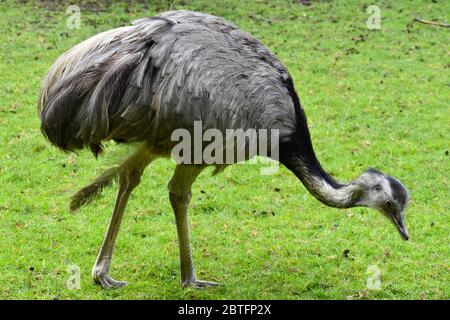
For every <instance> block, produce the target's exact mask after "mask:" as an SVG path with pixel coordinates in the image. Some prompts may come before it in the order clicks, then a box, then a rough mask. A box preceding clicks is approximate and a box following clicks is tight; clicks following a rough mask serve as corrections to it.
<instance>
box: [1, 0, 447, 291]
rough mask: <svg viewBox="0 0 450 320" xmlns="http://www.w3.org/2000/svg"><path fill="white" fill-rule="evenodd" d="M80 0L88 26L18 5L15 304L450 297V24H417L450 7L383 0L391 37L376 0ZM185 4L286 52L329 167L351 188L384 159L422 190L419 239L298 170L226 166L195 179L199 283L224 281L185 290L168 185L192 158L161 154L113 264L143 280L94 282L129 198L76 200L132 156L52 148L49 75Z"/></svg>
mask: <svg viewBox="0 0 450 320" xmlns="http://www.w3.org/2000/svg"><path fill="white" fill-rule="evenodd" d="M75 3H77V4H78V5H80V7H81V9H82V13H81V29H79V30H70V29H68V28H67V27H66V19H67V15H66V13H65V9H66V6H67V5H51V4H50V2H43V3H34V2H30V3H26V2H24V1H20V2H17V3H15V2H12V1H6V2H5V1H2V2H1V3H0V30H2V32H1V33H0V43H1V46H0V232H1V235H0V298H4V299H24V298H25V299H52V298H57V299H178V298H184V299H191V298H193V299H194V298H195V299H208V298H211V299H323V298H331V299H347V298H352V299H367V298H368V299H448V298H449V297H450V277H449V275H450V263H449V262H450V261H449V257H450V247H449V221H450V219H449V176H450V172H449V171H450V170H449V145H448V142H449V132H450V131H449V129H450V127H449V119H450V108H449V101H450V90H449V86H450V79H449V68H450V64H449V63H450V61H449V55H448V54H449V47H448V44H449V41H448V40H449V30H448V29H445V28H438V27H432V26H427V25H419V24H414V25H413V26H412V28H408V27H407V25H408V24H409V23H410V22H411V21H412V19H413V18H414V17H416V16H420V17H423V18H428V19H438V20H439V21H445V20H446V19H448V13H449V12H450V3H449V2H448V1H436V3H434V2H431V1H412V2H410V1H395V2H392V1H387V0H386V1H377V2H376V3H377V4H378V5H379V6H380V8H381V14H382V25H381V27H382V29H381V30H368V29H367V28H366V24H365V21H366V19H367V17H368V15H369V14H367V13H366V11H365V8H366V7H367V6H368V5H370V4H372V2H371V1H368V0H367V1H320V2H316V1H313V5H312V6H303V5H299V4H298V3H297V2H296V1H238V0H234V1H231V0H223V1H217V2H210V1H207V0H201V1H195V2H194V1H192V3H191V1H181V0H180V1H171V2H169V1H161V2H159V3H158V4H157V3H156V2H153V1H152V2H150V3H149V4H148V5H144V4H142V3H138V2H136V3H133V4H132V5H127V4H114V5H113V6H102V5H100V9H102V10H101V11H93V10H90V11H88V10H85V9H86V8H90V9H92V8H94V6H93V5H92V3H94V2H93V1H76V2H75ZM89 3H91V5H89ZM96 8H97V9H98V7H96ZM169 8H173V9H174V8H176V9H181V8H183V9H191V10H197V11H203V12H208V13H212V14H216V15H220V16H224V17H226V18H227V19H228V20H230V21H232V22H234V23H235V24H237V25H238V26H240V27H241V28H243V29H244V30H246V31H248V32H250V33H252V34H253V35H254V36H256V37H257V38H259V39H260V40H262V41H263V43H265V44H266V45H267V46H268V47H269V48H270V49H271V50H273V51H274V52H275V53H276V54H277V55H278V56H279V58H280V59H281V60H282V61H283V63H284V64H285V65H286V66H287V68H288V69H289V70H290V72H291V74H292V76H293V78H294V81H295V85H296V88H297V91H298V92H299V95H300V97H301V100H302V104H303V107H304V108H305V110H306V113H307V115H308V119H309V124H310V130H311V134H312V138H313V143H314V145H315V148H316V150H317V153H318V157H319V159H320V160H321V162H322V163H323V165H324V166H325V167H326V168H327V169H328V170H329V171H330V172H331V173H332V174H334V175H336V176H337V177H339V178H340V179H342V180H349V179H352V178H354V177H355V176H357V175H359V174H360V173H361V172H362V171H363V170H364V169H365V168H367V167H369V166H375V167H377V168H379V169H380V170H382V171H385V172H386V173H388V174H391V175H393V176H396V177H398V178H399V179H400V180H401V181H403V182H404V183H405V185H406V186H407V187H408V188H409V190H410V192H411V195H412V199H411V203H410V207H409V208H408V210H407V225H408V227H409V229H410V236H411V240H410V241H408V242H404V241H402V240H401V239H400V236H399V235H398V234H397V231H396V230H395V229H394V227H393V226H392V225H391V224H390V223H389V222H388V221H387V220H385V219H384V218H382V216H381V215H380V214H378V213H376V212H374V211H371V210H366V209H361V208H357V209H350V210H336V209H332V208H328V207H326V206H324V205H322V204H320V203H319V202H318V201H316V200H315V199H314V198H313V197H312V196H310V195H309V194H308V193H307V191H306V190H305V188H304V187H303V186H302V185H301V183H300V182H299V181H298V180H297V179H296V178H295V177H294V175H292V174H291V173H290V172H288V171H287V170H286V169H284V168H282V169H281V170H280V172H279V173H278V174H277V175H273V176H261V175H259V170H260V167H259V166H255V165H237V166H233V167H230V168H228V169H227V171H225V172H224V173H223V174H221V175H219V176H214V177H213V176H211V174H210V173H211V171H210V170H208V171H206V172H204V173H203V174H202V175H201V177H200V178H199V179H198V180H197V182H196V184H195V185H194V189H193V200H192V203H191V210H190V219H191V224H192V245H193V250H194V258H195V261H196V266H197V273H198V275H199V277H200V278H202V279H205V280H212V281H218V282H220V283H222V284H223V285H222V286H220V287H218V288H212V289H207V290H195V289H183V288H182V287H181V286H180V285H179V262H178V247H177V238H176V229H175V224H174V218H173V214H172V212H171V208H170V204H169V201H168V195H167V192H166V185H167V182H168V180H169V179H170V176H171V173H172V171H173V168H174V164H173V163H172V162H171V161H168V160H158V161H156V162H155V163H153V164H152V165H151V166H150V167H149V168H148V169H147V170H146V173H145V175H144V177H143V179H142V180H143V181H142V184H141V185H140V187H139V188H138V189H137V190H136V191H135V192H134V194H133V195H132V198H131V201H130V204H129V207H128V211H127V214H126V216H125V220H124V224H123V227H122V230H121V232H120V235H119V241H118V245H117V247H116V251H115V257H114V260H113V264H112V269H111V274H112V276H114V277H115V278H118V279H119V280H126V281H128V282H129V283H130V284H129V286H127V287H125V288H123V289H120V290H113V291H105V290H102V289H101V288H100V287H98V286H95V285H93V283H92V280H91V276H90V271H91V267H92V265H93V263H94V261H95V258H96V255H97V252H98V249H99V247H100V244H101V242H102V238H103V235H104V233H105V231H106V226H107V223H108V220H109V218H110V214H111V209H112V205H113V202H114V197H115V192H116V190H115V188H112V189H109V190H107V191H106V192H105V193H104V195H103V196H102V197H101V198H100V199H99V200H98V201H97V202H96V203H95V204H94V205H92V206H90V207H86V208H83V209H82V210H81V211H79V212H78V213H76V214H71V213H69V210H68V199H69V197H70V196H71V195H72V194H73V193H74V192H75V191H77V190H78V188H80V187H82V186H83V185H85V184H86V183H88V182H89V181H90V180H91V179H93V178H94V177H96V176H97V175H98V174H99V173H100V172H102V171H103V170H105V169H106V168H108V167H109V166H110V165H111V163H112V162H114V159H115V158H116V154H123V153H124V151H122V150H121V149H122V147H119V146H115V145H113V144H109V145H108V149H107V152H106V156H105V157H104V158H101V159H99V160H98V161H97V160H95V159H94V158H93V157H92V156H91V155H90V154H89V153H88V152H87V151H82V152H79V153H78V154H77V155H74V154H70V155H69V154H64V153H61V152H59V151H58V150H56V149H55V148H54V147H52V146H50V144H49V143H48V142H47V141H46V140H45V139H44V138H43V137H42V135H41V133H40V130H39V120H38V117H37V112H36V101H37V95H38V91H39V86H40V82H41V79H42V77H43V76H44V75H45V73H46V71H47V70H48V68H49V67H50V65H51V64H52V63H53V61H54V60H55V59H56V58H57V57H58V56H59V55H60V54H62V53H63V52H64V51H65V50H66V49H68V48H69V47H71V46H72V45H74V44H76V43H78V42H80V41H82V40H84V39H86V38H88V37H89V36H91V35H94V34H96V33H98V32H100V31H104V30H108V29H110V28H114V27H118V26H121V25H126V24H128V23H129V21H130V20H132V19H134V18H137V17H142V16H148V15H153V14H155V13H158V12H162V11H165V10H167V9H169ZM275 188H279V189H280V190H279V191H277V190H275ZM202 190H203V191H204V193H202V192H201V191H202ZM272 212H273V214H272ZM345 250H349V252H348V255H347V257H345V254H343V252H344V251H345ZM70 265H78V266H79V267H80V270H81V289H79V290H70V289H68V288H67V287H66V280H67V279H68V276H69V274H68V271H67V268H68V266H70ZM371 265H376V266H378V267H379V268H380V270H381V281H382V287H381V289H380V290H369V289H368V288H367V286H366V282H367V278H368V276H369V275H368V274H367V268H368V267H369V266H371Z"/></svg>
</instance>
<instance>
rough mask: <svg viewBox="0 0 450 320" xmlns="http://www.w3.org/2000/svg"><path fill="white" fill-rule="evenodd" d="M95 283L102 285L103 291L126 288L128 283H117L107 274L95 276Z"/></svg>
mask: <svg viewBox="0 0 450 320" xmlns="http://www.w3.org/2000/svg"><path fill="white" fill-rule="evenodd" d="M94 282H95V283H97V284H99V285H101V286H102V287H103V289H118V288H122V287H125V286H126V285H127V283H126V282H125V281H117V280H114V279H113V278H111V277H110V276H109V275H107V274H104V273H103V274H95V275H94Z"/></svg>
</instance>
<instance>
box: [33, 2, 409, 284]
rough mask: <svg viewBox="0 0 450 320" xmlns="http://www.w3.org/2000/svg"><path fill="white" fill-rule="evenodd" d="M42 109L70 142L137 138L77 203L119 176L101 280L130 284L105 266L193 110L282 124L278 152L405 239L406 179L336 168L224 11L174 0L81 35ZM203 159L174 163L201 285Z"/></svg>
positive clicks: (268, 63) (256, 48)
mask: <svg viewBox="0 0 450 320" xmlns="http://www.w3.org/2000/svg"><path fill="white" fill-rule="evenodd" d="M39 111H40V116H41V128H42V131H43V133H44V134H45V135H46V137H47V138H48V139H49V140H50V141H51V142H52V143H53V144H54V145H56V146H58V147H59V148H61V149H62V150H65V151H69V150H76V149H80V148H83V147H90V149H91V150H92V151H93V153H94V154H95V155H97V154H98V153H99V152H100V151H101V150H102V147H101V143H102V141H106V140H110V139H113V140H116V141H118V142H140V146H139V147H138V148H137V149H136V151H135V152H134V153H133V154H132V155H130V156H129V157H128V158H127V159H125V160H124V161H123V163H122V164H121V165H119V166H117V167H115V168H112V169H110V170H108V171H106V172H105V173H104V174H102V175H101V176H100V177H98V178H97V179H96V180H95V181H94V182H93V183H91V184H90V185H89V186H87V187H85V188H83V189H82V190H80V191H79V192H78V193H77V194H76V195H75V196H74V197H73V199H72V203H71V209H72V210H76V209H78V208H79V207H80V206H82V205H84V204H86V203H88V202H89V201H90V200H92V199H93V198H94V197H95V196H96V195H97V194H99V193H100V192H101V190H102V188H104V187H106V186H109V185H111V182H112V181H113V180H114V179H117V180H118V181H119V193H118V196H117V200H116V205H115V208H114V211H113V216H112V218H111V222H110V225H109V228H108V232H107V235H106V236H105V240H104V243H103V246H102V249H101V250H100V253H99V256H98V258H97V262H96V264H95V266H94V269H93V277H94V280H95V281H96V282H97V283H100V284H101V285H102V286H103V287H105V288H111V287H120V286H123V285H124V284H125V283H124V282H120V281H116V280H114V279H112V278H111V277H110V276H109V274H108V272H109V267H110V263H111V259H112V252H113V248H114V244H115V241H116V237H117V234H118V230H119V227H120V223H121V220H122V217H123V213H124V211H125V208H126V205H127V201H128V198H129V196H130V194H131V192H132V190H133V189H134V188H135V187H136V186H137V185H138V184H139V182H140V178H141V175H142V173H143V171H144V169H145V168H146V167H147V166H148V165H149V164H150V162H151V161H153V160H154V159H156V158H159V157H169V156H170V152H171V150H172V148H173V147H174V145H175V144H176V143H177V142H176V141H172V139H171V134H172V132H173V131H174V130H175V129H179V128H184V129H187V130H189V131H192V130H193V125H194V121H202V123H203V126H204V129H208V128H216V129H219V130H220V131H221V132H223V133H225V130H226V129H243V130H247V129H277V130H279V133H280V140H279V157H277V158H276V160H279V161H280V162H281V163H282V164H283V165H285V166H286V167H287V168H288V169H289V170H291V171H292V172H293V173H294V174H295V175H296V176H297V177H298V178H299V179H300V180H301V181H302V182H303V184H304V185H305V187H306V188H307V189H308V190H309V191H310V192H311V193H312V194H313V195H314V196H315V197H316V198H317V199H318V200H320V201H321V202H323V203H325V204H327V205H329V206H332V207H337V208H349V207H354V206H366V207H371V208H374V209H376V210H378V211H380V212H382V213H383V214H384V215H385V216H387V217H388V218H389V219H390V220H391V221H392V223H394V224H395V225H396V227H397V229H398V230H399V232H400V234H401V235H402V237H403V238H404V239H408V233H407V231H406V228H405V226H404V221H403V220H404V216H403V212H404V209H405V208H406V206H407V202H408V193H407V191H406V189H405V187H404V186H403V185H402V184H401V183H400V182H399V181H398V180H397V179H395V178H393V177H390V176H387V175H384V174H383V173H381V172H379V171H377V170H375V169H369V170H367V171H366V172H364V173H363V174H362V175H361V176H360V177H358V178H356V179H355V180H353V181H352V182H350V183H341V182H338V181H337V180H335V179H334V178H333V177H331V176H330V175H329V174H328V173H327V172H326V171H325V170H324V169H323V168H322V166H321V165H320V163H319V161H318V159H317V158H316V156H315V153H314V150H313V146H312V143H311V139H310V134H309V130H308V126H307V122H306V116H305V114H304V111H303V109H302V108H301V106H300V101H299V99H298V96H297V93H296V92H295V89H294V85H293V81H292V79H291V77H290V76H289V73H288V71H287V70H286V68H285V67H284V66H283V65H282V64H281V62H280V61H279V60H278V59H277V58H276V57H275V56H274V55H273V53H271V52H270V51H269V50H268V49H267V48H266V47H265V46H264V45H262V44H261V43H260V42H259V41H258V40H256V39H255V38H253V37H252V36H251V35H249V34H248V33H246V32H244V31H241V30H239V29H238V28H237V27H235V26H234V25H232V24H231V23H229V22H227V21H225V20H223V19H221V18H218V17H214V16H211V15H206V14H202V13H196V12H190V11H169V12H165V13H162V14H160V15H159V16H157V17H151V18H143V19H139V20H136V21H135V22H134V23H133V25H132V26H127V27H122V28H118V29H113V30H110V31H107V32H103V33H100V34H98V35H96V36H94V37H92V38H90V39H88V40H86V41H84V42H82V43H80V44H78V45H76V46H74V47H73V48H72V49H70V50H69V51H67V52H66V53H64V54H63V55H62V56H61V57H59V58H58V60H57V61H56V62H55V64H54V65H53V66H52V67H51V69H50V71H49V73H48V75H47V77H46V78H45V80H44V82H43V85H42V89H41V93H40V98H39ZM253 155H254V154H253ZM253 155H249V158H250V157H251V156H253ZM205 167H206V164H205V163H203V164H198V165H189V164H178V165H177V167H176V169H175V173H174V176H173V177H172V179H171V181H170V183H169V185H168V189H169V198H170V201H171V204H172V208H173V211H174V213H175V218H176V224H177V231H178V238H179V245H180V262H181V279H182V283H183V285H193V286H197V287H204V286H210V285H215V284H214V283H210V282H206V281H201V280H198V279H197V278H196V275H195V270H194V266H193V260H192V256H191V251H190V245H189V228H188V222H187V207H188V204H189V201H190V198H191V186H192V184H193V183H194V181H195V179H196V177H197V176H198V175H199V174H200V173H201V171H202V170H203V169H204V168H205ZM216 169H219V170H217V171H220V169H223V166H217V168H216Z"/></svg>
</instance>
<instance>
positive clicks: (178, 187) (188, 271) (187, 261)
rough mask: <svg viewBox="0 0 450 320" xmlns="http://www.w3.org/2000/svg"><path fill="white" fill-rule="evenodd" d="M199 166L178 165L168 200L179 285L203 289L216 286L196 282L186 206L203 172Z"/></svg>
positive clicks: (170, 183)
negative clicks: (175, 234) (172, 216)
mask: <svg viewBox="0 0 450 320" xmlns="http://www.w3.org/2000/svg"><path fill="white" fill-rule="evenodd" d="M203 168H204V167H203V166H200V165H178V166H177V167H176V168H175V173H174V175H173V177H172V179H171V180H170V182H169V186H168V187H169V198H170V203H171V204H172V208H173V212H174V213H175V219H176V224H177V232H178V245H179V250H180V264H181V284H182V285H183V286H194V287H197V288H203V287H207V286H217V285H218V284H217V283H215V282H207V281H202V280H198V279H197V277H196V275H195V269H194V261H193V259H192V254H191V248H190V242H189V223H188V210H187V209H188V205H189V201H190V200H191V186H192V184H193V183H194V181H195V179H196V178H197V176H198V175H199V174H200V172H201V171H202V170H203Z"/></svg>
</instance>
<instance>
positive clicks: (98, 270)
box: [92, 148, 153, 289]
mask: <svg viewBox="0 0 450 320" xmlns="http://www.w3.org/2000/svg"><path fill="white" fill-rule="evenodd" d="M152 160H153V158H152V156H151V155H150V154H149V153H148V151H146V150H145V148H141V149H140V150H138V151H137V152H135V153H134V154H133V155H132V156H131V157H129V158H128V159H127V160H126V161H125V162H124V163H123V164H122V165H121V173H120V178H119V179H120V180H119V184H120V187H119V192H118V194H117V199H116V204H115V206H114V211H113V214H112V217H111V221H110V222H109V226H108V231H107V233H106V236H105V239H104V240H103V245H102V248H101V249H100V252H99V255H98V257H97V261H96V263H95V265H94V267H93V269H92V277H93V278H94V281H95V282H96V283H98V284H100V285H101V286H102V287H103V288H105V289H110V288H121V287H123V286H125V285H126V284H127V283H126V282H124V281H116V280H114V279H113V278H111V277H110V276H109V274H108V273H109V267H110V265H111V260H112V254H113V250H114V245H115V243H116V239H117V235H118V233H119V228H120V224H121V222H122V218H123V214H124V212H125V208H126V206H127V203H128V199H129V197H130V195H131V192H132V191H133V189H134V188H135V187H137V186H138V185H139V183H140V178H141V176H142V173H143V171H144V169H145V167H146V166H147V165H148V164H149V163H150V162H151V161H152Z"/></svg>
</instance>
